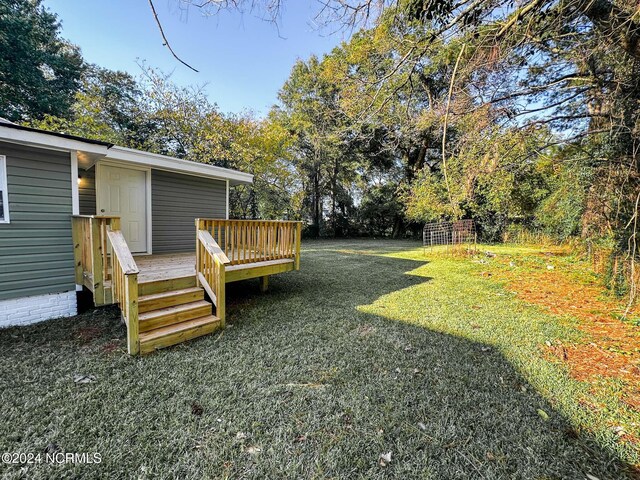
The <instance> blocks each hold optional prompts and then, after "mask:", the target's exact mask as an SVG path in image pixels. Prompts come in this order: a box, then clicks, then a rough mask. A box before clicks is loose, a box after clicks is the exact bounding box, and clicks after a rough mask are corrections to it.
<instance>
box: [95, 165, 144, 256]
mask: <svg viewBox="0 0 640 480" xmlns="http://www.w3.org/2000/svg"><path fill="white" fill-rule="evenodd" d="M102 166H107V167H118V168H128V169H130V170H140V171H143V172H145V180H146V185H145V187H146V204H147V205H146V207H147V208H146V210H147V211H146V217H147V251H146V252H143V253H136V255H151V254H152V253H153V246H152V239H153V235H152V234H151V232H152V227H153V223H152V218H151V217H152V215H151V212H152V210H151V168H149V167H141V166H138V165H131V164H128V163H125V162H114V161H105V160H99V161H98V162H97V163H96V167H95V168H96V215H100V205H99V199H100V194H99V192H100V189H101V188H102V185H101V183H102V181H103V173H102Z"/></svg>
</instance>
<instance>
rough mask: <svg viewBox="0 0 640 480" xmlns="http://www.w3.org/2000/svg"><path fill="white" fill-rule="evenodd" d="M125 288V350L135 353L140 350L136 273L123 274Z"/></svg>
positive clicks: (131, 353)
mask: <svg viewBox="0 0 640 480" xmlns="http://www.w3.org/2000/svg"><path fill="white" fill-rule="evenodd" d="M125 278H126V280H127V281H126V285H125V288H126V289H127V290H126V294H125V297H124V298H126V299H127V304H126V306H124V309H123V310H125V311H126V312H127V350H128V352H129V355H137V354H138V352H139V351H140V340H139V332H138V330H139V327H138V274H136V273H134V274H129V275H126V276H125Z"/></svg>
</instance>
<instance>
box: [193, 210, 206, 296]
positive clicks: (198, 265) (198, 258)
mask: <svg viewBox="0 0 640 480" xmlns="http://www.w3.org/2000/svg"><path fill="white" fill-rule="evenodd" d="M203 223H204V222H203ZM195 225H196V287H201V286H202V285H200V278H198V268H199V267H200V240H198V232H199V231H200V219H199V218H196V219H195Z"/></svg>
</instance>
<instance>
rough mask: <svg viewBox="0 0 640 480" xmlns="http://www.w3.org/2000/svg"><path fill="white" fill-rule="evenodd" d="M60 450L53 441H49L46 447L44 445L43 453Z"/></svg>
mask: <svg viewBox="0 0 640 480" xmlns="http://www.w3.org/2000/svg"><path fill="white" fill-rule="evenodd" d="M59 451H60V447H59V446H58V445H57V444H55V443H53V442H49V443H48V444H47V446H46V447H44V453H56V452H59Z"/></svg>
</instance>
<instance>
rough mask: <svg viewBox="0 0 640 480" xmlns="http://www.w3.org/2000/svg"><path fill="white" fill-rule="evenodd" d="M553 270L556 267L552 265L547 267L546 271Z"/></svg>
mask: <svg viewBox="0 0 640 480" xmlns="http://www.w3.org/2000/svg"><path fill="white" fill-rule="evenodd" d="M555 268H556V267H554V266H553V265H547V270H553V269H555Z"/></svg>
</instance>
